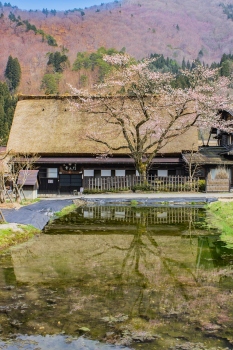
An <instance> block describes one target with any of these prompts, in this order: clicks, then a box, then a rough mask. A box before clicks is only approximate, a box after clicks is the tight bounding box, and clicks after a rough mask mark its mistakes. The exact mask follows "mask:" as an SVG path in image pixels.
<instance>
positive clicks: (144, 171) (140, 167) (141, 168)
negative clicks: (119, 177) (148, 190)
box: [136, 160, 148, 184]
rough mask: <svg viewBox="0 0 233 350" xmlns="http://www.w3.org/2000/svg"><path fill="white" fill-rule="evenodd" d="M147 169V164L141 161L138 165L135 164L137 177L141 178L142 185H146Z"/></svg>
mask: <svg viewBox="0 0 233 350" xmlns="http://www.w3.org/2000/svg"><path fill="white" fill-rule="evenodd" d="M147 168H148V164H147V163H144V162H142V161H141V160H140V161H139V162H138V164H136V169H137V170H138V172H139V175H140V176H141V178H142V182H143V184H147Z"/></svg>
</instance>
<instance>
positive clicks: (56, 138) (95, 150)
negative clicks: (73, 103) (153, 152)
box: [7, 96, 198, 192]
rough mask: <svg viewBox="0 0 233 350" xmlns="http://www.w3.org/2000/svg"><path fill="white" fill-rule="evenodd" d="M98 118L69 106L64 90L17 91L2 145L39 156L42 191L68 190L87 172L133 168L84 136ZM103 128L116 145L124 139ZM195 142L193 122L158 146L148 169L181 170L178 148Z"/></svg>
mask: <svg viewBox="0 0 233 350" xmlns="http://www.w3.org/2000/svg"><path fill="white" fill-rule="evenodd" d="M93 118H95V123H94V124H93ZM98 120H99V121H100V120H101V115H96V114H95V115H94V116H93V115H91V114H89V113H84V112H81V111H79V110H77V109H76V110H73V109H72V108H70V101H69V97H68V96H21V97H19V101H18V103H17V107H16V110H15V115H14V119H13V124H12V128H11V132H10V136H9V141H8V145H7V149H8V151H10V152H14V153H23V154H25V153H26V154H28V155H30V154H33V155H35V154H36V155H37V156H38V157H39V158H38V161H37V167H38V169H39V179H40V190H41V191H48V192H49V191H51V192H53V191H54V192H56V191H58V190H60V191H63V190H64V191H66V192H67V191H68V192H69V191H70V190H73V189H74V188H79V187H81V186H83V183H84V182H83V181H84V180H85V178H87V177H91V176H94V177H101V176H120V175H122V176H123V175H132V174H136V170H135V167H134V162H133V160H132V158H130V156H129V153H128V152H127V151H126V152H124V153H123V152H122V151H117V152H113V153H112V154H111V155H110V156H108V157H102V156H101V155H100V154H101V150H100V148H99V146H98V147H97V145H96V143H95V142H94V141H90V140H88V139H87V138H85V133H86V131H87V130H89V129H90V128H98V125H99V126H101V122H98ZM101 127H102V126H101ZM103 128H104V130H102V131H103V132H104V133H105V137H106V139H109V140H112V139H114V143H115V145H119V144H120V143H122V142H124V140H123V139H122V136H121V135H118V136H117V137H116V136H115V135H114V137H113V134H112V130H111V128H109V127H103ZM197 147H198V133H197V129H196V128H195V127H192V128H190V129H189V130H188V131H186V132H185V133H184V134H182V135H180V136H179V137H176V138H175V139H173V140H172V141H171V142H170V143H168V144H167V145H166V146H165V147H163V148H162V149H161V150H160V152H159V153H158V154H157V156H156V157H155V158H154V161H153V166H152V168H151V170H150V171H151V173H154V174H164V175H165V176H166V175H169V174H171V175H181V174H183V173H184V166H183V159H182V156H181V153H182V151H187V150H191V149H194V150H197ZM103 151H104V149H103Z"/></svg>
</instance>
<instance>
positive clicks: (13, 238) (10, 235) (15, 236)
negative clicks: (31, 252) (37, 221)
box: [0, 224, 40, 251]
mask: <svg viewBox="0 0 233 350" xmlns="http://www.w3.org/2000/svg"><path fill="white" fill-rule="evenodd" d="M37 233H40V230H38V229H36V228H35V227H33V226H30V225H19V224H1V225H0V251H1V250H4V249H6V248H9V247H11V246H13V245H16V244H19V243H23V242H26V241H28V240H29V239H30V238H32V237H33V236H34V235H35V234H37Z"/></svg>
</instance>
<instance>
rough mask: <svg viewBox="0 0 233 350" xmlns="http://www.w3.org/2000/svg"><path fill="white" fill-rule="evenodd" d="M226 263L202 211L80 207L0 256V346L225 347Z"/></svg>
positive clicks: (230, 276)
mask: <svg viewBox="0 0 233 350" xmlns="http://www.w3.org/2000/svg"><path fill="white" fill-rule="evenodd" d="M232 261H233V251H231V250H229V249H227V248H226V247H225V246H224V244H223V242H221V241H220V240H219V235H218V234H217V233H216V232H214V231H213V230H209V229H207V228H205V212H204V211H203V210H201V209H198V208H195V207H193V208H192V207H189V208H185V207H183V208H174V207H165V206H161V207H157V208H154V207H148V208H138V207H130V206H117V207H114V206H93V207H92V206H88V207H85V208H79V209H77V211H75V212H73V213H70V214H69V215H67V216H65V217H63V218H61V219H58V220H55V221H53V222H52V223H51V224H50V225H48V226H47V227H46V230H45V232H44V234H42V235H40V236H38V237H35V238H34V239H32V240H31V241H29V242H27V243H25V244H22V245H19V246H18V247H15V248H12V249H11V250H10V251H9V252H8V253H6V254H3V255H2V256H1V262H0V268H1V269H0V273H1V277H0V286H1V289H0V300H1V305H0V324H1V328H0V331H1V338H2V343H1V342H0V348H3V349H12V350H13V349H15V348H17V347H14V346H17V345H16V342H17V341H19V340H20V341H21V340H22V339H21V338H22V335H23V336H24V337H25V335H28V338H23V340H24V341H29V338H30V340H31V339H34V341H35V342H37V341H38V339H39V338H40V337H41V336H42V337H43V338H40V339H43V341H45V340H46V339H47V340H49V341H51V339H52V340H53V344H56V341H57V342H58V343H59V344H61V337H62V339H63V340H62V341H64V343H65V342H66V341H67V339H68V341H69V342H70V344H69V349H76V348H77V349H78V348H80V349H92V348H93V349H99V348H101V347H102V348H103V349H105V348H106V346H107V348H110V345H106V346H105V345H102V344H101V343H99V344H97V343H94V342H91V341H90V342H89V343H88V345H87V344H85V346H86V347H84V345H83V347H81V346H80V345H79V344H78V342H80V341H81V340H82V341H86V342H87V341H89V340H88V339H90V340H93V341H94V340H95V341H96V340H98V341H101V342H102V343H105V344H114V346H117V347H118V348H119V346H125V347H128V348H131V349H137V348H140V349H233V289H232V287H233V270H232ZM19 335H21V338H19V339H18V340H14V336H19ZM46 335H47V336H46ZM49 335H50V337H49ZM45 336H46V337H45ZM9 337H11V342H10V344H8V345H7V343H6V341H5V339H9ZM12 337H13V339H12ZM33 337H34V338H33ZM80 337H81V338H80ZM56 339H57V340H56ZM58 339H60V340H58ZM32 343H33V342H32ZM58 343H57V344H58ZM43 344H44V343H43V342H42V341H40V343H36V345H35V347H33V346H34V345H33V344H31V343H30V346H31V347H28V349H36V348H37V349H46V348H51V349H59V347H58V345H57V346H56V345H51V346H50V347H48V344H47V345H43ZM216 344H217V345H216ZM36 346H37V347H36ZM97 346H98V347H97ZM104 346H105V347H104ZM216 346H217V347H216ZM18 348H20V347H18ZM107 348H106V349H107ZM25 349H26V348H25Z"/></svg>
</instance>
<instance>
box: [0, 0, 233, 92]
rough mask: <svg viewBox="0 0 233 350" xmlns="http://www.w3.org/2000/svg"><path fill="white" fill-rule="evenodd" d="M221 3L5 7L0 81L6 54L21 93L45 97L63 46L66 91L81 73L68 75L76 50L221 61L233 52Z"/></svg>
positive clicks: (176, 0)
mask: <svg viewBox="0 0 233 350" xmlns="http://www.w3.org/2000/svg"><path fill="white" fill-rule="evenodd" d="M219 4H220V2H219V0H208V1H207V0H206V1H202V0H189V1H182V0H166V1H164V0H156V1H155V0H141V1H140V0H125V1H122V2H117V1H116V2H114V3H109V4H105V5H102V6H94V7H91V8H88V9H84V12H85V15H81V13H80V12H78V11H74V12H71V11H66V12H57V13H56V15H55V16H54V15H53V14H51V13H49V14H48V16H47V17H46V15H45V14H44V13H42V12H41V11H29V12H27V11H21V10H20V9H18V8H15V7H14V8H10V7H3V8H0V13H3V14H4V16H3V17H2V18H0V35H1V57H0V80H4V70H5V67H6V63H7V59H8V56H9V55H12V56H13V57H17V58H18V59H19V62H20V65H21V69H22V81H21V85H20V87H19V92H20V93H24V94H38V93H43V91H41V90H40V86H41V80H42V77H43V75H44V74H45V72H46V64H47V61H48V57H47V56H46V54H47V53H48V52H55V51H57V50H61V49H62V48H63V47H65V48H67V49H68V50H69V51H68V53H67V55H68V57H69V61H70V68H69V67H68V68H66V70H65V72H64V74H63V77H62V80H61V82H60V92H63V93H64V92H66V91H67V90H68V87H67V83H68V82H69V83H71V84H73V85H75V84H76V80H77V79H78V75H80V72H72V71H71V68H72V64H73V62H74V60H75V58H76V55H77V52H80V51H88V52H91V51H95V50H97V49H98V48H99V47H101V46H104V47H106V48H110V47H114V48H116V49H117V50H120V49H122V48H123V47H125V48H126V51H127V52H128V53H129V54H131V55H132V56H134V57H136V58H137V59H140V58H142V57H145V56H148V55H149V54H151V53H161V54H163V55H164V56H165V57H166V56H168V57H170V58H174V59H176V60H177V61H178V62H181V60H182V58H183V57H185V59H186V60H188V59H189V60H192V59H195V58H196V57H197V56H198V53H199V52H200V51H202V53H203V56H202V60H204V61H205V62H206V63H211V62H213V61H219V60H220V58H221V56H222V54H223V53H227V54H228V53H231V50H232V48H233V36H232V32H233V21H232V20H231V19H227V15H226V14H224V13H223V8H222V7H221V6H220V5H219ZM10 11H11V12H12V13H14V15H15V16H16V17H18V16H20V17H21V19H22V20H28V21H29V22H30V23H31V24H33V25H35V26H36V28H37V29H42V30H43V31H44V32H45V33H46V34H50V35H51V36H52V37H54V38H55V39H56V41H57V44H58V46H57V47H54V46H49V45H48V44H47V43H46V42H43V41H42V36H41V35H39V34H35V33H34V32H33V31H32V30H29V31H28V32H26V30H25V26H17V23H15V22H12V21H10V19H9V18H8V15H9V13H10Z"/></svg>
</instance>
